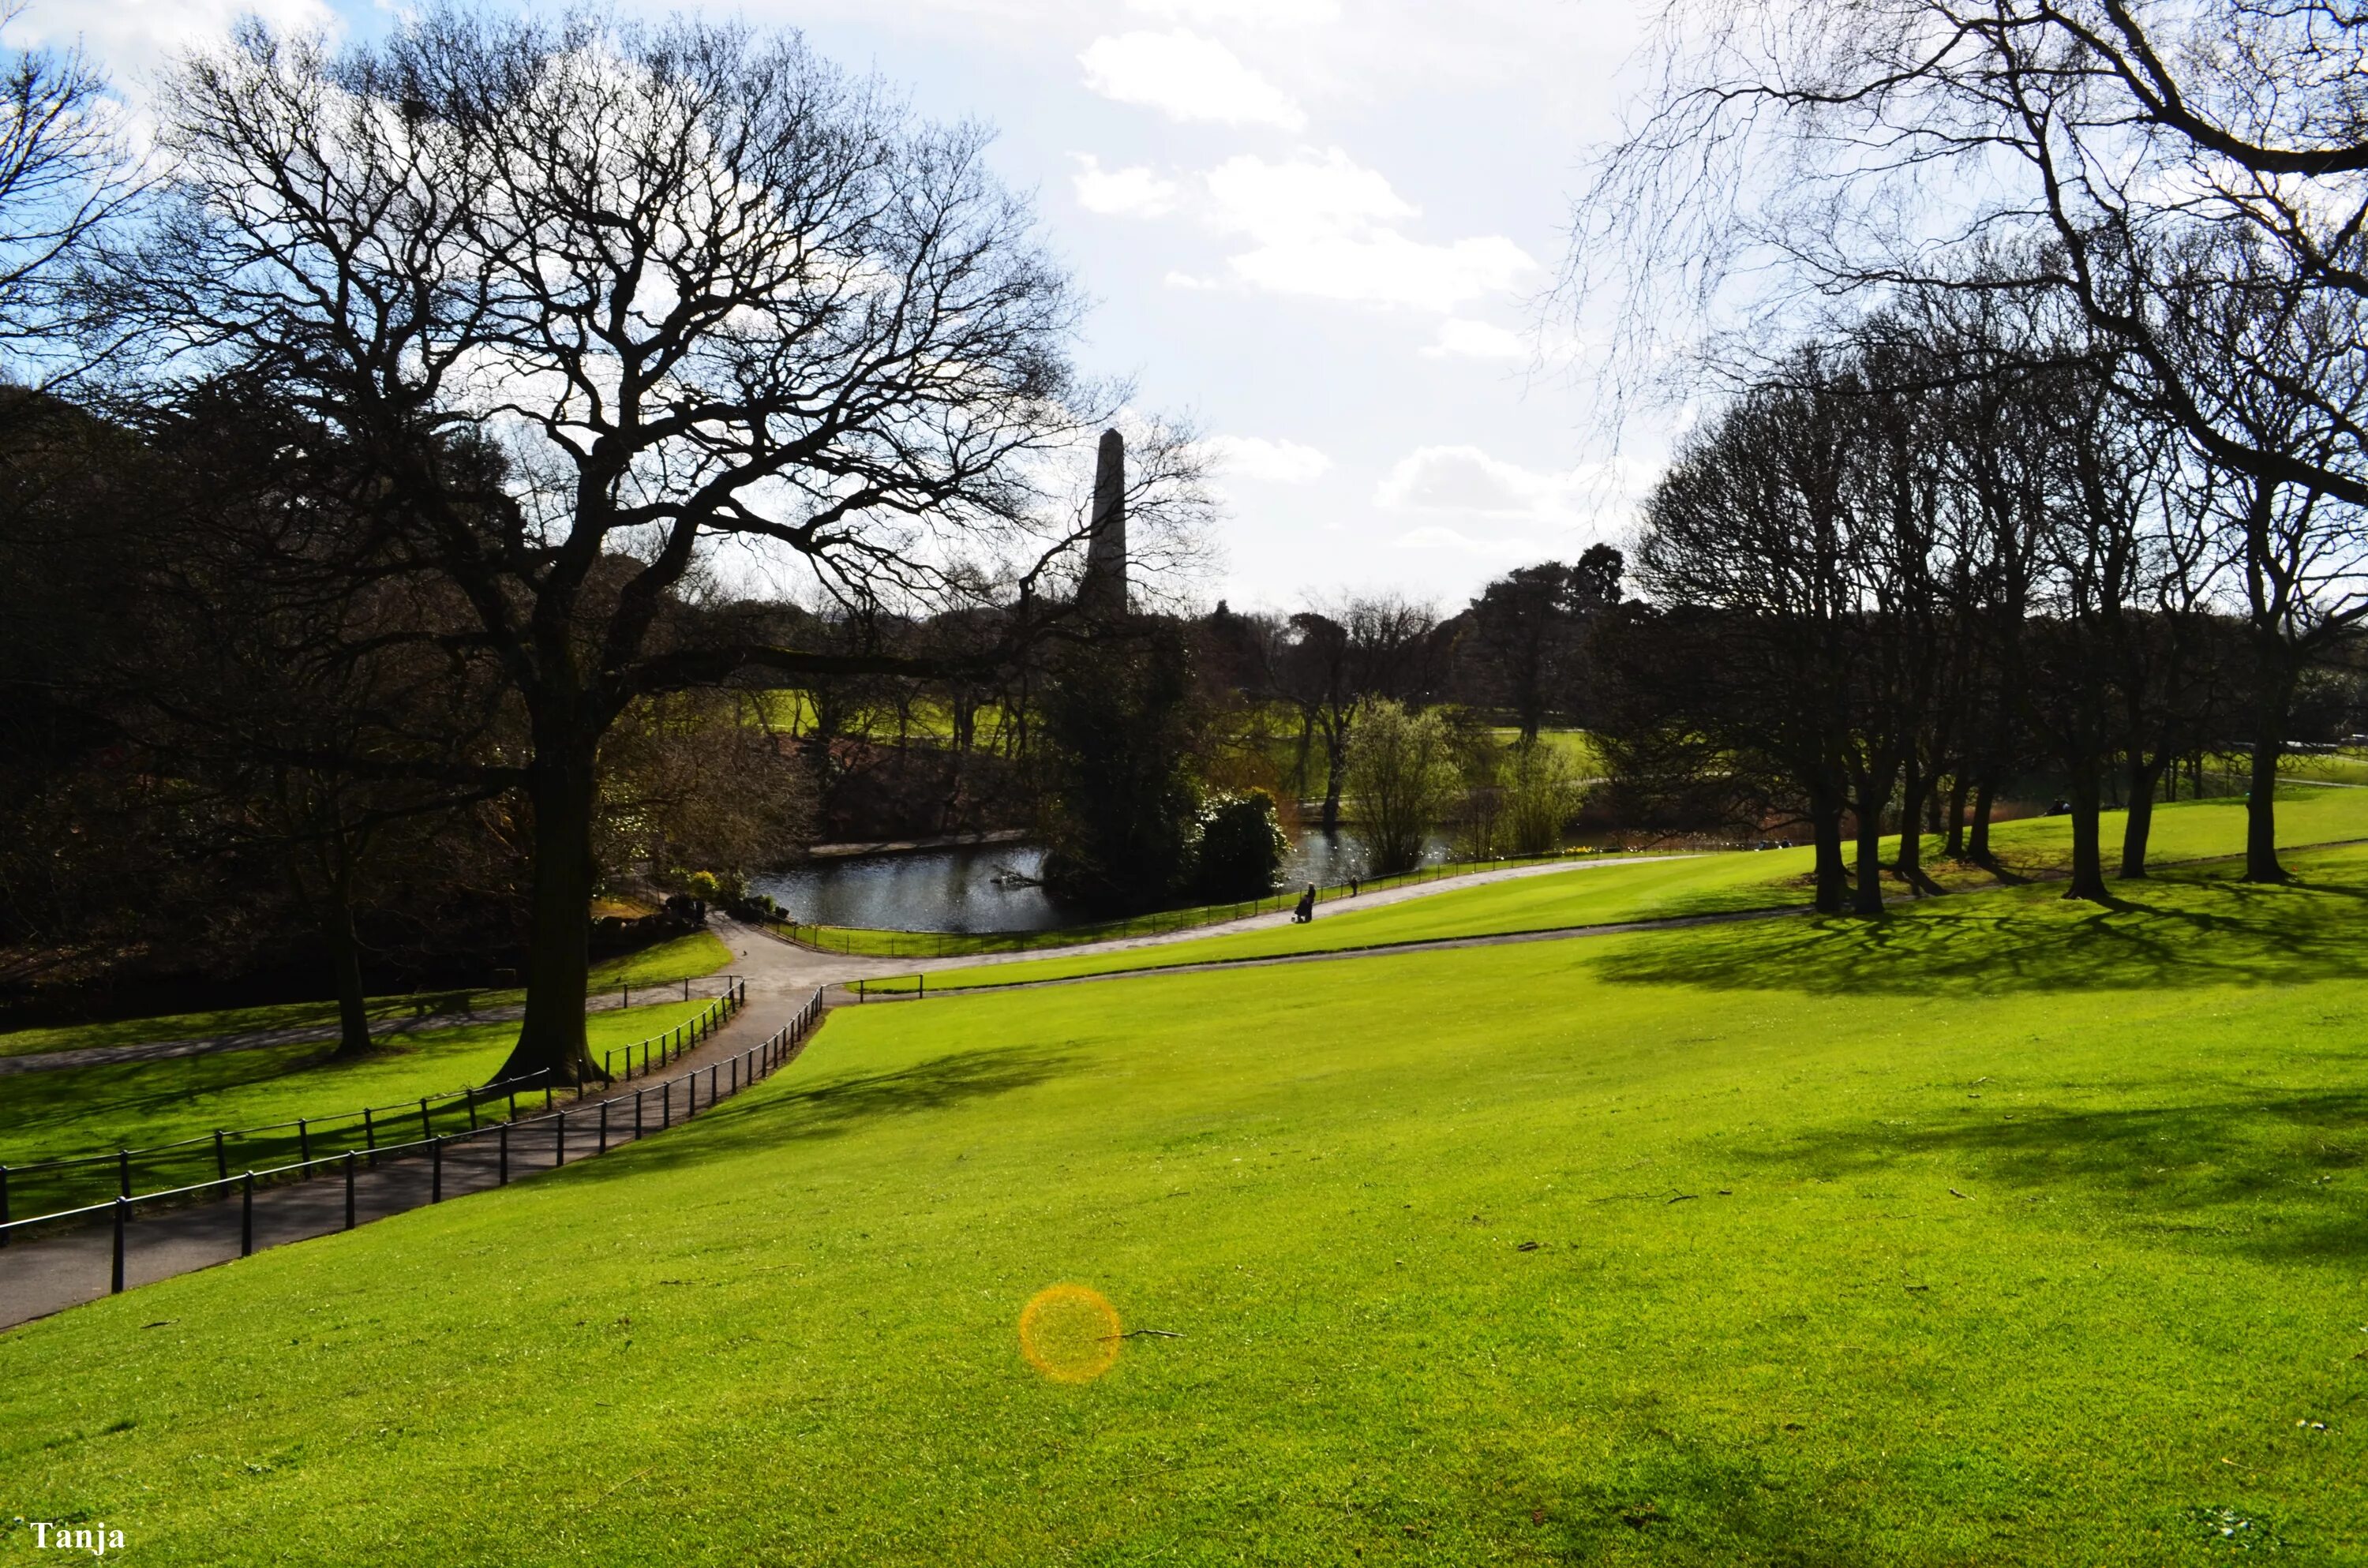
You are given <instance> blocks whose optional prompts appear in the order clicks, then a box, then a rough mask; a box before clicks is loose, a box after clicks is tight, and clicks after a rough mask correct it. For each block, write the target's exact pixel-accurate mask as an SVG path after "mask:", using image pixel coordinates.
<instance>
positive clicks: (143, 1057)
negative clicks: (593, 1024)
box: [0, 975, 723, 1077]
mask: <svg viewBox="0 0 2368 1568" xmlns="http://www.w3.org/2000/svg"><path fill="white" fill-rule="evenodd" d="M722 985H723V976H722V975H709V976H706V977H704V978H702V979H699V980H694V981H692V982H691V983H690V985H689V995H685V994H684V992H683V988H682V987H681V986H679V985H671V986H669V985H652V986H647V987H644V988H643V992H642V994H641V1003H640V1005H641V1006H651V1005H652V1004H654V1003H658V1002H666V1001H670V1000H673V999H675V998H677V997H681V998H682V999H683V1000H686V1001H688V1000H691V999H694V998H696V997H699V996H714V995H717V994H721V988H722ZM628 1006H634V1002H633V999H632V993H631V992H605V991H604V992H602V993H601V994H598V995H597V996H590V997H586V999H585V1003H584V1010H585V1011H586V1012H587V1013H605V1012H610V1011H613V1010H615V1009H617V1008H620V1007H628ZM522 1017H526V1006H525V1004H524V1003H512V1004H510V1005H508V1006H501V1007H487V1008H484V1009H483V1010H482V1011H479V1010H472V1009H471V1008H468V1007H465V1006H464V1007H462V1008H461V1009H460V1010H459V1011H458V1012H448V1013H426V1014H421V1015H419V1016H417V1017H400V1018H374V1019H372V1020H371V1021H370V1036H371V1038H372V1039H378V1038H381V1037H382V1036H387V1035H403V1034H416V1033H419V1032H421V1031H423V1030H427V1029H457V1028H469V1027H470V1026H471V1025H472V1024H497V1023H507V1022H508V1021H510V1020H511V1019H515V1018H522ZM343 1032H344V1031H343V1030H342V1029H341V1028H339V1027H338V1026H337V1025H336V1024H290V1025H289V1026H288V1027H287V1028H278V1029H248V1030H245V1032H243V1033H239V1034H214V1035H199V1036H196V1037H194V1038H192V1039H188V1040H143V1041H142V1042H141V1043H140V1044H138V1045H85V1046H76V1047H75V1048H74V1049H73V1050H71V1051H27V1052H26V1053H25V1054H23V1055H21V1056H0V1077H5V1076H6V1075H7V1074H11V1073H46V1072H49V1071H51V1069H53V1068H59V1067H97V1066H100V1065H102V1064H104V1063H107V1062H160V1061H163V1060H165V1058H167V1057H174V1056H211V1055H212V1054H214V1053H215V1052H216V1051H259V1050H261V1049H263V1048H264V1047H266V1046H272V1045H305V1044H309V1043H311V1042H313V1041H315V1040H336V1038H337V1037H338V1036H339V1035H340V1034H342V1033H343Z"/></svg>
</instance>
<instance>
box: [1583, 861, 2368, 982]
mask: <svg viewBox="0 0 2368 1568" xmlns="http://www.w3.org/2000/svg"><path fill="white" fill-rule="evenodd" d="M2116 893H2117V897H2118V901H2119V902H2118V903H2117V904H2116V906H2113V907H2100V906H2097V905H2094V904H2082V903H2070V902H2068V901H2066V900H2065V899H2063V898H2061V897H2059V896H2057V894H2056V892H2055V890H2054V889H2053V888H2049V887H2045V886H2042V887H2037V888H2033V889H2031V890H2028V891H2018V892H2003V893H1989V894H1979V895H1961V896H1959V897H1957V898H1953V899H1947V900H1935V901H1934V902H1932V903H1929V904H1922V905H1917V906H1914V907H1911V908H1907V909H1902V910H1897V911H1895V912H1894V913H1893V914H1892V915H1889V916H1888V917H1887V918H1885V919H1883V920H1879V921H1860V920H1849V919H1839V918H1830V917H1828V918H1819V919H1811V920H1771V921H1765V922H1754V923H1749V924H1741V925H1735V926H1713V927H1707V928H1703V929H1701V930H1693V931H1683V932H1671V933H1669V934H1668V935H1667V936H1664V937H1656V938H1655V939H1653V940H1649V941H1631V942H1627V943H1622V944H1621V945H1620V946H1618V947H1616V948H1609V947H1607V949H1605V950H1604V951H1602V952H1601V953H1600V954H1597V955H1590V960H1591V962H1590V967H1591V969H1592V971H1593V972H1594V973H1595V974H1596V975H1597V976H1598V977H1600V978H1601V979H1603V980H1606V981H1611V982H1614V983H1630V984H1644V985H1685V986H1697V987H1702V988H1704V989H1707V990H1714V991H1729V990H1770V991H1802V992H1809V993H1814V994H1913V995H1988V994H2002V993H2008V992H2030V991H2095V990H2116V989H2131V990H2136V989H2145V990H2155V989H2162V988H2179V989H2188V988H2194V987H2200V986H2212V985H2288V984H2300V983H2308V982H2312V981H2321V980H2346V979H2359V978H2362V977H2363V976H2368V888H2363V887H2362V886H2361V885H2359V884H2357V883H2354V882H2349V881H2347V882H2332V881H2309V882H2299V883H2294V884H2288V885H2284V886H2266V885H2259V884H2252V883H2244V882H2236V881H2209V882H2205V881H2154V882H2123V883H2119V884H2117V886H2116Z"/></svg>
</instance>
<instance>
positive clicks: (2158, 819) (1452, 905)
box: [870, 784, 2368, 994]
mask: <svg viewBox="0 0 2368 1568" xmlns="http://www.w3.org/2000/svg"><path fill="white" fill-rule="evenodd" d="M2121 823H2122V814H2121V813H2120V812H2108V813H2107V814H2106V817H2105V834H2106V840H2107V844H2108V846H2109V854H2108V859H2109V861H2112V862H2117V860H2118V857H2119V853H2120V846H2121ZM2278 832H2279V837H2280V840H2281V842H2283V843H2288V844H2318V843H2330V842H2334V841H2337V840H2340V839H2347V838H2358V837H2368V791H2355V790H2327V789H2313V788H2311V787H2309V786H2307V785H2299V784H2297V785H2294V786H2290V787H2289V789H2288V791H2287V793H2285V794H2283V795H2282V796H2281V797H2280V800H2279V802H2278ZM2244 843H2245V807H2244V802H2243V801H2226V800H2221V801H2180V802H2179V803H2177V804H2171V805H2161V806H2157V808H2156V809H2155V822H2154V829H2153V833H2152V835H2151V837H2150V844H2151V846H2152V855H2151V857H2150V858H2151V859H2153V860H2155V861H2158V862H2170V861H2180V860H2193V859H2200V858H2208V857H2211V856H2215V855H2227V854H2233V853H2236V852H2238V851H2240V850H2241V849H2242V848H2243V847H2244ZM1993 844H1994V846H1995V848H1996V850H1997V852H1998V858H1999V860H2000V861H2001V863H2003V864H2004V865H2005V866H2006V867H2007V868H2008V869H2009V870H2010V871H2012V872H2014V873H2016V874H2019V875H2024V876H2038V875H2042V874H2045V873H2048V872H2051V871H2055V870H2057V869H2061V868H2063V867H2064V866H2066V865H2068V863H2069V859H2070V854H2071V824H2070V820H2069V819H2068V818H2065V817H2033V818H2029V819H2026V820H2024V821H2021V822H2013V823H2002V824H1998V826H1997V827H1996V828H1995V829H1994V830H1993ZM1940 846H1941V841H1940V840H1939V839H1938V838H1928V839H1927V840H1926V842H1925V854H1926V859H1927V862H1928V864H1930V866H1931V868H1932V869H1933V870H1934V871H1935V872H1937V873H1938V874H1939V875H1940V876H1941V880H1942V881H1943V882H1944V883H1953V884H1956V885H1959V886H1972V885H1975V883H1980V884H1985V885H1986V884H1987V883H1988V882H1989V881H1990V880H1991V879H1990V878H1989V877H1987V875H1986V874H1982V873H1973V872H1969V871H1967V870H1965V869H1960V868H1954V867H1950V866H1948V865H1946V864H1945V863H1943V862H1941V860H1940ZM1811 861H1812V857H1811V852H1810V851H1809V850H1807V849H1775V850H1762V851H1756V852H1749V851H1747V852H1730V853H1722V854H1714V855H1702V856H1695V857H1691V858H1685V859H1671V860H1667V861H1656V862H1652V863H1648V864H1645V865H1602V866H1590V867H1582V868H1578V869H1573V870H1571V871H1568V872H1564V873H1558V874H1554V875H1548V876H1538V877H1524V878H1518V879H1514V880H1512V881H1502V882H1494V883H1489V884H1486V885H1485V886H1480V887H1474V888H1466V889H1459V890H1455V891H1452V892H1439V893H1433V894H1429V895H1428V896H1425V897H1422V898H1419V899H1410V900H1407V901H1406V902H1404V903H1395V904H1384V905H1382V906H1379V907H1377V908H1373V909H1357V908H1354V907H1353V906H1351V907H1349V908H1340V907H1338V906H1329V907H1327V909H1326V911H1325V912H1324V913H1323V914H1322V915H1320V916H1319V917H1318V918H1317V919H1316V920H1315V921H1314V922H1312V923H1311V924H1309V925H1305V926H1276V927H1269V928H1267V929H1264V930H1258V931H1244V932H1236V933H1233V934H1230V935H1225V936H1216V937H1206V938H1203V939H1201V940H1197V941H1188V942H1173V943H1163V944H1161V945H1160V946H1157V947H1153V948H1136V949H1127V950H1123V951H1114V952H1107V953H1087V954H1081V955H1078V956H1076V957H1072V958H1057V959H1041V960H1026V961H1022V962H1016V963H1008V964H994V965H989V966H986V967H983V968H980V969H975V970H961V971H953V972H951V973H946V974H939V975H932V976H930V977H929V979H928V989H929V990H930V991H932V992H935V991H950V990H957V989H965V988H978V987H985V986H996V985H1011V984H1017V983H1022V982H1026V981H1031V980H1058V979H1066V978H1069V977H1072V976H1076V975H1086V974H1112V973H1116V972H1119V971H1123V970H1139V969H1158V968H1165V967H1169V966H1172V965H1176V964H1184V963H1209V962H1215V961H1221V960H1231V959H1246V958H1269V957H1274V956H1278V955H1281V954H1287V953H1306V952H1338V951H1342V950H1345V949H1352V948H1360V947H1373V946H1377V945H1380V944H1383V943H1389V942H1404V941H1415V940H1422V939H1426V938H1431V937H1480V936H1496V935H1504V934H1509V933H1515V932H1521V931H1542V930H1554V929H1557V928H1559V927H1562V926H1597V925H1612V924H1617V923H1620V922H1622V921H1629V920H1656V919H1665V918H1669V917H1673V916H1678V915H1709V914H1716V913H1720V912H1722V911H1726V910H1736V909H1761V908H1770V907H1779V906H1784V905H1793V904H1798V905H1805V904H1806V903H1808V902H1809V899H1810V895H1811V892H1812V889H1811V887H1810V883H1809V874H1810V869H1811ZM913 984H914V983H913V982H912V981H911V980H910V979H904V980H889V981H873V982H871V983H870V988H871V989H872V990H876V991H880V992H883V993H889V994H894V993H895V992H898V991H909V990H911V989H913Z"/></svg>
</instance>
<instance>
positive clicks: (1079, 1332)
mask: <svg viewBox="0 0 2368 1568" xmlns="http://www.w3.org/2000/svg"><path fill="white" fill-rule="evenodd" d="M1119 1332H1120V1331H1119V1323H1118V1309H1117V1308H1116V1307H1113V1306H1111V1305H1110V1301H1109V1300H1108V1299H1107V1298H1105V1297H1104V1296H1103V1295H1102V1293H1101V1292H1100V1291H1099V1290H1091V1289H1089V1288H1087V1287H1086V1286H1083V1285H1048V1286H1046V1287H1045V1288H1044V1289H1043V1290H1039V1291H1037V1292H1036V1293H1035V1294H1034V1295H1033V1296H1030V1298H1029V1299H1028V1304H1027V1305H1026V1306H1024V1307H1022V1308H1020V1309H1019V1353H1020V1354H1021V1355H1022V1356H1025V1357H1027V1358H1028V1364H1029V1365H1030V1366H1031V1367H1033V1368H1035V1369H1037V1370H1038V1371H1040V1372H1042V1373H1043V1374H1044V1375H1045V1376H1046V1377H1048V1378H1050V1379H1052V1380H1053V1381H1054V1382H1056V1383H1089V1382H1092V1381H1094V1380H1095V1379H1096V1378H1099V1377H1100V1376H1101V1375H1102V1374H1103V1373H1104V1372H1107V1371H1109V1370H1110V1368H1111V1367H1112V1366H1114V1365H1116V1364H1117V1361H1118V1347H1119Z"/></svg>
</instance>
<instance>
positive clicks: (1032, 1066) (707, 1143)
mask: <svg viewBox="0 0 2368 1568" xmlns="http://www.w3.org/2000/svg"><path fill="white" fill-rule="evenodd" d="M1078 1060H1079V1059H1078V1058H1077V1057H1076V1056H1074V1055H1071V1054H1067V1053H1064V1052H1060V1051H1030V1050H1025V1049H1020V1048H1016V1047H1015V1048H1008V1049H1000V1050H976V1051H955V1052H953V1053H951V1054H950V1055H946V1056H939V1057H935V1058H932V1059H931V1060H929V1061H928V1062H916V1063H914V1064H913V1065H912V1066H910V1067H903V1068H898V1069H896V1070H894V1071H893V1072H883V1073H856V1074H846V1075H843V1076H839V1077H835V1078H831V1079H828V1080H825V1081H824V1082H821V1083H817V1084H814V1085H811V1086H808V1087H802V1088H792V1089H789V1090H788V1091H786V1092H778V1091H776V1092H763V1091H758V1092H754V1093H751V1094H747V1095H743V1096H738V1097H736V1098H733V1099H728V1100H726V1101H724V1102H723V1105H721V1106H719V1107H717V1108H715V1109H713V1110H703V1111H701V1112H700V1113H699V1117H698V1119H697V1121H696V1122H695V1123H694V1124H693V1125H695V1126H697V1127H699V1128H700V1129H701V1130H702V1135H701V1136H700V1137H699V1138H697V1139H688V1140H687V1139H680V1138H671V1137H668V1138H660V1139H656V1140H655V1141H653V1142H648V1143H644V1144H642V1145H640V1146H639V1147H638V1148H635V1149H632V1150H630V1151H627V1153H628V1156H629V1157H628V1158H625V1159H614V1158H611V1159H607V1160H600V1161H596V1162H594V1163H592V1164H590V1165H584V1166H580V1167H578V1168H579V1169H581V1170H582V1171H583V1172H584V1173H585V1178H586V1179H589V1180H600V1179H607V1178H610V1177H619V1176H633V1175H636V1174H638V1173H640V1172H642V1171H644V1170H647V1169H648V1168H649V1165H651V1164H652V1163H653V1162H655V1163H657V1164H661V1165H668V1164H680V1163H685V1162H688V1161H690V1160H704V1159H711V1158H713V1157H714V1156H715V1155H717V1154H719V1153H736V1152H740V1151H743V1150H746V1149H753V1148H758V1147H765V1148H773V1147H779V1146H780V1145H781V1144H785V1143H791V1142H799V1141H801V1140H803V1139H813V1138H837V1137H841V1136H844V1135H845V1134H847V1133H849V1132H853V1131H858V1130H860V1129H861V1128H862V1127H865V1126H867V1125H869V1124H871V1123H873V1122H877V1121H880V1120H882V1119H885V1118H888V1117H894V1116H909V1115H912V1114H914V1113H916V1112H918V1111H928V1110H947V1109H951V1108H953V1107H956V1106H960V1105H964V1104H967V1103H969V1102H970V1101H973V1100H979V1099H985V1098H988V1097H990V1096H996V1095H1005V1094H1010V1093H1012V1092H1014V1091H1016V1090H1019V1089H1026V1088H1032V1087H1033V1086H1035V1085H1038V1084H1042V1083H1046V1082H1048V1081H1050V1080H1051V1079H1053V1078H1055V1077H1057V1076H1059V1075H1060V1074H1062V1073H1064V1072H1065V1071H1066V1070H1068V1069H1069V1068H1070V1067H1071V1066H1073V1065H1075V1064H1076V1062H1077V1061H1078ZM787 1071H790V1072H792V1073H794V1072H795V1071H796V1069H795V1068H794V1067H792V1068H790V1069H787Z"/></svg>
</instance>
